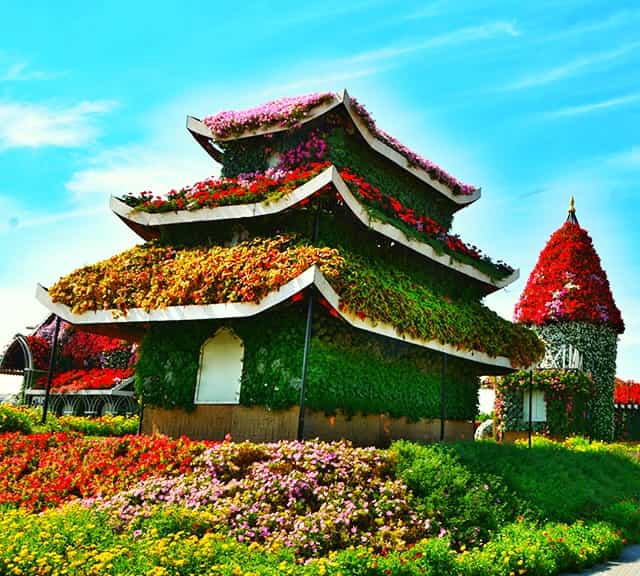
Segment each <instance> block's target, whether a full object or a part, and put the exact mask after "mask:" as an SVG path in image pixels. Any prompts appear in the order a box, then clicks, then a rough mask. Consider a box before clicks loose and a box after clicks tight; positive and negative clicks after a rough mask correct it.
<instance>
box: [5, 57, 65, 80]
mask: <svg viewBox="0 0 640 576" xmlns="http://www.w3.org/2000/svg"><path fill="white" fill-rule="evenodd" d="M62 75H63V74H62V73H59V72H45V71H43V70H33V69H31V68H30V67H29V64H28V63H27V62H16V63H15V64H12V65H11V66H9V67H8V68H7V70H6V72H5V73H4V74H2V75H0V82H24V81H28V80H53V79H54V78H59V77H60V76H62Z"/></svg>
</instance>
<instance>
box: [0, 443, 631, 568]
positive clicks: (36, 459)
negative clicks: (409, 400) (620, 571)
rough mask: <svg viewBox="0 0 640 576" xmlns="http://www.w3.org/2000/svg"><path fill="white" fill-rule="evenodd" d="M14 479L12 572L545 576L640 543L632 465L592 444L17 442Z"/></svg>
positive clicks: (3, 543) (9, 492) (6, 555)
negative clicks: (384, 447)
mask: <svg viewBox="0 0 640 576" xmlns="http://www.w3.org/2000/svg"><path fill="white" fill-rule="evenodd" d="M0 467H1V468H2V474H1V477H2V479H3V486H2V488H1V495H2V498H3V503H4V507H3V508H2V513H1V515H0V572H1V573H3V574H33V575H38V574H43V575H44V574H51V575H58V574H60V575H61V574H95V575H97V574H129V575H133V574H156V575H163V574H165V575H166V574H185V575H186V574H229V575H231V574H242V573H244V574H274V575H275V574H309V575H312V574H313V575H316V574H317V575H322V574H336V575H337V574H343V575H345V576H346V575H349V574H362V575H365V574H367V575H378V574H380V575H385V574H412V575H413V574H416V575H417V574H431V575H449V574H462V575H467V576H472V575H477V576H481V575H489V574H492V575H493V574H497V575H505V576H506V575H511V574H514V575H515V574H517V575H523V574H540V575H542V574H545V575H548V574H556V573H558V572H559V571H563V570H575V569H579V568H581V567H584V566H587V565H589V564H593V563H595V562H597V561H599V560H602V559H604V558H606V557H611V556H614V555H616V554H617V553H618V552H619V551H620V549H621V547H622V546H623V545H624V543H625V542H626V541H627V540H631V541H638V540H640V513H639V508H638V502H639V501H640V488H638V487H639V486H640V482H638V480H639V478H638V476H639V474H640V467H639V464H638V461H637V458H636V457H635V454H634V453H632V452H631V451H629V450H627V449H624V448H622V447H616V446H606V445H603V444H597V443H595V444H593V445H589V444H588V443H587V442H583V441H580V440H573V441H571V442H570V443H567V444H565V445H558V444H553V443H550V442H548V441H538V442H536V443H535V445H534V447H533V449H531V450H528V449H527V448H525V447H523V446H499V445H496V444H493V443H475V444H469V443H467V444H454V445H448V446H444V445H434V446H417V445H414V444H410V443H404V442H403V443H398V444H395V445H394V446H393V447H392V448H391V449H390V450H376V449H372V448H368V449H363V448H353V447H352V446H350V445H349V444H347V443H332V444H327V443H320V442H307V443H304V444H300V443H296V442H281V443H278V444H249V443H243V444H233V443H222V444H218V445H213V446H212V445H207V444H204V443H196V442H189V441H187V440H185V439H182V440H178V441H171V440H168V439H166V438H162V437H125V438H119V439H112V438H102V439H96V438H87V437H83V436H80V435H72V436H70V435H61V434H46V435H33V436H27V435H23V434H19V433H13V434H4V435H2V436H0ZM558 478H563V482H558V481H557V479H558ZM612 478H615V482H612V481H611V479H612ZM82 498H84V499H82ZM34 510H44V512H43V513H41V514H34V513H33V511H34Z"/></svg>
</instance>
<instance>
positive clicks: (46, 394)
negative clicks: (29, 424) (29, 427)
mask: <svg viewBox="0 0 640 576" xmlns="http://www.w3.org/2000/svg"><path fill="white" fill-rule="evenodd" d="M59 332H60V316H56V327H55V328H54V331H53V343H52V344H51V354H50V355H49V371H48V373H47V387H46V388H45V391H44V404H43V405H42V424H44V423H45V422H46V421H47V410H48V409H49V392H50V390H51V382H52V380H53V372H54V371H55V368H56V355H57V348H58V334H59Z"/></svg>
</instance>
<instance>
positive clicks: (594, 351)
mask: <svg viewBox="0 0 640 576" xmlns="http://www.w3.org/2000/svg"><path fill="white" fill-rule="evenodd" d="M534 329H535V331H536V332H537V333H538V335H539V336H540V337H541V338H542V339H543V340H544V341H545V343H546V345H547V347H548V349H549V350H550V351H551V352H552V353H553V352H554V351H555V350H557V349H559V348H560V347H561V346H562V345H563V344H571V345H573V346H574V347H575V348H577V349H578V350H580V352H581V353H582V356H583V362H584V364H583V369H584V370H585V371H586V372H591V374H592V376H593V382H594V394H593V395H592V397H591V402H590V404H589V408H590V412H591V419H592V429H593V432H592V433H593V437H594V438H597V439H599V440H607V441H610V440H613V435H614V407H613V387H614V380H615V375H616V356H617V350H618V336H617V334H616V332H615V331H614V330H613V329H612V328H610V327H609V326H605V325H595V324H587V323H585V322H558V323H556V324H548V325H546V326H541V327H534Z"/></svg>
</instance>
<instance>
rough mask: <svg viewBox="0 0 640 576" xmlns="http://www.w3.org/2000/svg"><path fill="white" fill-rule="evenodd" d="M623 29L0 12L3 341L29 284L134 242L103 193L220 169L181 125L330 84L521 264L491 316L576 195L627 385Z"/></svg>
mask: <svg viewBox="0 0 640 576" xmlns="http://www.w3.org/2000/svg"><path fill="white" fill-rule="evenodd" d="M480 5H482V6H480ZM638 30H640V7H639V6H638V4H637V3H636V2H623V1H618V2H613V1H594V2H589V1H581V2H578V1H572V0H567V1H564V2H550V1H545V0H539V1H537V2H531V3H523V2H518V3H514V2H510V1H507V0H504V1H492V0H489V1H485V2H482V3H480V2H475V1H472V0H456V1H452V2H439V1H432V2H395V1H387V2H385V1H369V2H366V1H362V2H360V1H358V0H354V1H352V2H344V1H341V2H337V1H329V2H324V3H322V4H316V5H314V4H313V3H299V2H279V3H275V2H245V3H237V2H235V3H225V4H223V3H220V2H216V3H212V2H195V1H191V2H190V1H183V2H180V3H178V2H175V3H169V2H157V1H156V2H153V3H151V2H130V1H129V2H126V3H125V2H115V1H112V2H104V3H87V2H64V3H45V2H39V3H29V2H24V3H18V2H13V3H10V4H8V5H6V6H4V7H3V18H2V21H1V22H0V343H4V342H7V341H8V340H9V338H10V337H11V336H12V335H13V334H14V333H15V332H16V331H19V330H24V327H25V326H27V325H31V324H33V323H34V322H37V321H38V320H39V319H40V318H42V316H43V315H44V314H46V311H45V310H44V309H43V308H42V307H41V306H40V305H39V304H38V303H37V302H36V301H35V299H34V297H33V293H34V291H35V285H36V283H37V282H41V283H43V284H44V285H49V284H51V283H52V282H54V281H55V280H56V279H57V278H58V277H59V276H60V275H62V274H65V273H67V272H70V271H71V270H72V269H74V268H76V267H78V266H81V265H84V264H88V263H90V262H93V261H95V260H98V259H100V258H104V257H108V256H110V255H112V254H113V253H115V252H117V251H120V250H122V249H124V248H126V247H127V246H130V245H132V244H133V243H135V242H136V238H135V237H134V236H133V234H132V233H130V232H128V231H127V229H126V228H125V226H124V225H122V224H121V223H120V222H119V221H118V220H117V219H116V218H115V217H114V216H113V215H111V214H110V213H109V211H108V200H109V195H111V194H116V195H120V194H124V193H127V192H138V191H141V190H148V189H151V190H154V191H158V192H162V191H166V190H168V189H169V188H171V187H174V186H179V185H181V184H186V183H189V182H192V181H194V180H196V179H199V178H202V177H205V176H209V175H211V174H215V173H216V172H217V170H218V168H217V166H216V165H215V164H214V163H213V162H212V161H211V160H210V159H209V158H208V157H207V156H206V155H205V153H204V152H203V151H202V150H201V149H200V148H199V147H198V146H197V145H196V144H195V142H194V141H192V139H191V138H190V136H189V135H188V133H187V132H186V130H185V128H184V121H185V116H186V114H193V115H195V116H200V117H202V116H205V115H207V114H212V113H214V112H217V111H219V110H223V109H229V108H241V107H246V106H250V105H254V104H259V103H261V102H264V101H266V100H269V99H271V98H275V97H280V96H292V95H296V94H304V93H307V92H313V91H324V90H340V89H342V88H347V89H348V90H349V92H350V93H351V94H352V95H354V96H356V97H357V98H358V99H359V100H360V101H361V102H362V103H364V104H365V105H366V106H367V108H368V109H369V111H370V112H371V113H372V114H373V116H374V117H375V118H376V120H377V122H378V125H379V126H380V127H382V128H383V129H385V130H387V131H388V132H390V133H392V134H393V135H394V136H396V137H397V138H398V139H400V140H401V141H403V142H404V143H405V144H407V145H409V146H410V147H412V148H413V149H415V150H416V151H418V152H420V153H421V154H422V155H424V156H426V157H428V158H430V159H432V160H434V161H435V162H437V163H439V164H440V165H441V166H442V167H443V168H445V169H446V170H448V171H449V172H451V173H452V174H454V175H455V176H457V177H459V178H461V179H462V180H464V181H467V182H470V183H472V184H476V185H479V186H481V187H482V189H483V197H482V198H481V200H480V201H479V202H478V203H476V204H474V205H473V206H471V207H469V208H467V209H465V210H464V211H463V212H462V213H459V215H458V216H457V217H456V221H455V224H454V230H455V231H456V232H458V233H460V234H461V236H462V237H463V239H465V240H467V241H470V242H473V243H476V244H478V245H479V246H480V247H481V248H482V249H483V250H484V251H486V252H487V253H488V254H490V255H491V256H493V257H495V258H501V259H504V260H506V261H507V262H509V263H510V264H512V265H513V266H515V267H518V268H520V271H521V280H519V281H518V282H517V283H515V284H513V285H512V286H510V287H509V288H507V289H505V290H502V291H501V292H500V293H498V294H495V295H493V296H491V297H489V298H488V299H487V304H488V305H490V306H491V307H493V308H494V309H495V310H497V311H498V312H500V313H501V314H503V315H505V316H506V317H509V318H510V317H511V314H512V311H513V306H514V304H515V301H516V300H517V298H518V296H519V294H520V292H521V291H522V288H523V286H524V282H525V280H526V277H527V276H528V274H529V272H530V270H531V269H532V267H533V265H534V264H535V261H536V258H537V255H538V253H539V251H540V250H541V249H542V247H543V246H544V244H545V242H546V241H547V239H548V237H549V236H550V234H551V233H552V232H553V231H554V230H555V229H556V228H558V227H559V226H560V225H561V224H562V222H563V220H564V218H565V215H566V209H567V205H568V199H569V196H570V195H572V194H573V195H574V196H575V197H576V208H577V214H578V219H579V220H580V223H581V224H582V225H583V226H584V227H585V228H586V229H587V230H588V231H589V232H590V234H591V236H592V237H593V239H594V242H595V245H596V248H597V250H598V252H599V254H600V257H601V259H602V261H603V265H604V268H605V270H606V271H607V273H608V275H609V279H610V282H611V286H612V290H613V293H614V297H615V299H616V302H617V304H618V306H619V307H620V308H621V310H622V315H623V318H624V320H625V321H626V324H627V332H626V334H625V335H624V336H623V337H622V338H621V340H620V348H619V354H618V374H619V375H620V376H621V377H623V378H635V379H638V380H640V354H639V353H638V352H640V293H639V291H638V288H637V286H638V285H640V256H639V254H638V248H637V247H638V244H639V241H640V232H639V230H638V229H639V225H640V208H639V206H638V201H639V200H640V197H639V193H638V187H639V185H640V34H638V32H637V31H638ZM0 345H1V344H0Z"/></svg>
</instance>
